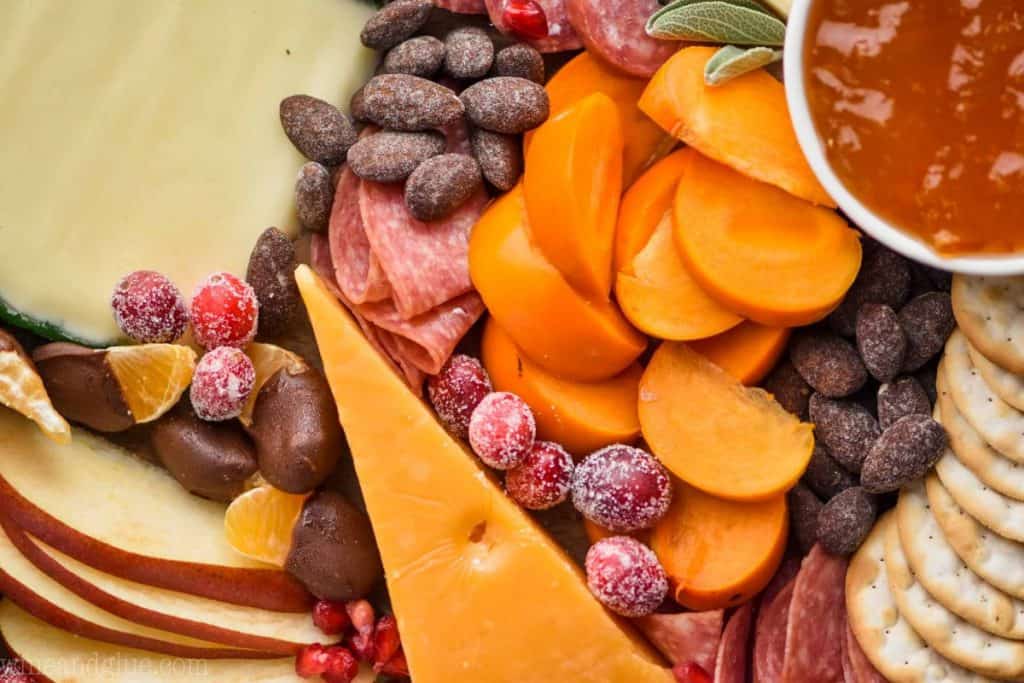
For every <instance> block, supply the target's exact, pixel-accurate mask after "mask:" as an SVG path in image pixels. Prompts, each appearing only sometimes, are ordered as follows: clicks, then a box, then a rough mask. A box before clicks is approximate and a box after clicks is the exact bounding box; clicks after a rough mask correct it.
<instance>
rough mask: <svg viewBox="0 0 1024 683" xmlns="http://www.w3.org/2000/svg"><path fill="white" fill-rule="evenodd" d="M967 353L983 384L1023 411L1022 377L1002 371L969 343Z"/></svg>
mask: <svg viewBox="0 0 1024 683" xmlns="http://www.w3.org/2000/svg"><path fill="white" fill-rule="evenodd" d="M967 353H968V354H969V355H970V356H971V362H972V363H974V367H976V368H977V369H978V372H980V373H981V378H982V379H983V380H985V384H987V385H988V386H989V388H990V389H992V391H993V393H995V395H996V396H998V397H999V398H1001V399H1003V400H1004V401H1006V402H1007V403H1009V404H1010V405H1011V406H1013V407H1014V408H1016V409H1017V410H1022V411H1024V376H1021V375H1015V374H1014V373H1012V372H1010V371H1009V370H1004V369H1002V368H1001V367H999V366H998V365H996V364H995V363H993V362H992V361H990V360H989V359H988V358H985V354H983V353H982V352H981V351H979V350H978V349H977V348H976V347H975V346H974V345H973V344H971V343H970V341H968V343H967Z"/></svg>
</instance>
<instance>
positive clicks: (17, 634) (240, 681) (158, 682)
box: [0, 600, 374, 683]
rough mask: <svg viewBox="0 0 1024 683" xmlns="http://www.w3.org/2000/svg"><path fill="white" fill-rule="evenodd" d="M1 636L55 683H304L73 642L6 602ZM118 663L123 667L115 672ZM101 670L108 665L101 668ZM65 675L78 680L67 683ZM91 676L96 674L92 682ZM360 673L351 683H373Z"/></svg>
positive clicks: (256, 665)
mask: <svg viewBox="0 0 1024 683" xmlns="http://www.w3.org/2000/svg"><path fill="white" fill-rule="evenodd" d="M0 635H2V636H3V640H4V642H5V643H6V645H7V647H8V648H9V649H10V651H11V654H12V655H13V656H14V657H15V658H17V659H18V660H19V661H21V662H22V663H23V664H24V665H25V666H26V667H30V668H31V669H33V670H34V672H37V673H38V674H40V675H41V676H44V677H46V679H49V680H50V681H57V682H58V683H67V682H68V681H74V682H75V683H95V682H98V681H102V683H138V681H139V680H142V679H140V677H139V676H140V672H145V679H144V680H145V681H146V683H194V682H195V681H197V680H209V681H216V683H302V682H303V680H304V679H302V678H299V677H298V676H297V675H296V674H295V660H294V659H291V658H288V659H250V660H203V659H198V660H184V661H183V660H181V659H175V658H171V657H166V656H162V655H154V654H150V653H148V652H142V651H140V650H130V649H125V648H122V647H117V646H114V645H108V644H107V643H101V642H97V641H93V640H87V639H85V638H78V637H76V636H73V635H71V634H70V633H67V632H66V631H62V630H60V629H57V628H54V627H53V626H50V625H49V624H47V623H45V622H42V621H40V620H38V619H36V618H34V617H32V615H30V614H28V613H26V612H25V611H24V610H22V609H20V608H18V606H17V605H14V604H13V603H11V601H9V600H4V601H3V602H0ZM118 663H121V664H123V666H117V665H116V664H118ZM105 664H111V665H110V666H105ZM68 672H75V674H76V677H75V678H73V679H69V678H68V677H67V673H68ZM89 672H94V675H92V676H90V675H89ZM373 680H374V676H373V673H372V672H370V671H369V670H367V669H364V670H363V671H362V673H360V675H359V677H358V678H356V680H355V681H354V683H371V682H372V681H373Z"/></svg>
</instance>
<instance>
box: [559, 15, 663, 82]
mask: <svg viewBox="0 0 1024 683" xmlns="http://www.w3.org/2000/svg"><path fill="white" fill-rule="evenodd" d="M565 4H566V11H567V14H568V16H569V22H570V23H571V24H572V27H573V29H574V30H575V32H576V35H578V36H579V37H580V39H582V41H583V44H584V45H586V46H587V49H588V50H590V51H591V52H593V53H594V54H595V55H597V56H598V57H601V58H602V59H603V60H604V61H606V62H608V63H609V64H611V65H612V66H614V67H616V68H618V69H619V70H620V71H624V72H625V73H627V74H630V75H632V76H640V77H642V78H650V77H651V76H653V75H654V72H655V71H657V70H658V67H660V66H661V65H662V64H664V63H665V61H666V60H668V58H669V57H671V56H672V54H673V53H674V52H675V51H676V50H678V49H679V46H680V43H678V42H676V41H673V40H659V39H658V38H652V37H650V36H649V35H647V32H646V31H645V30H644V26H645V25H646V23H647V19H648V18H650V16H651V15H652V14H654V12H655V10H658V9H660V8H661V5H660V4H659V3H658V0H601V2H594V0H565Z"/></svg>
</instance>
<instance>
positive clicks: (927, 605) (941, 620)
mask: <svg viewBox="0 0 1024 683" xmlns="http://www.w3.org/2000/svg"><path fill="white" fill-rule="evenodd" d="M885 567H886V571H887V574H888V576H889V590H890V591H892V595H893V598H894V599H895V601H896V607H897V609H898V610H899V611H900V614H902V615H903V618H904V619H906V620H907V623H909V624H910V626H911V627H912V628H913V629H914V630H915V631H916V632H917V634H918V635H919V636H921V638H922V639H923V640H924V641H925V642H926V643H928V644H929V645H931V647H932V649H933V650H935V651H936V652H938V653H939V654H941V655H942V656H944V657H946V659H948V660H950V661H951V662H954V663H956V664H959V665H960V666H962V667H965V668H967V669H970V670H971V671H974V672H977V673H979V674H982V675H985V676H992V677H995V678H1017V677H1019V676H1022V675H1024V643H1021V642H1019V641H1016V640H1008V639H1006V638H1000V637H999V636H995V635H992V634H991V633H987V632H985V631H983V630H981V629H980V628H977V627H975V626H972V625H971V624H969V623H967V622H966V621H964V620H963V619H961V618H960V617H958V616H957V615H955V614H954V613H953V612H951V611H949V610H948V609H946V607H944V606H943V605H942V604H941V603H939V602H938V601H937V600H935V598H934V597H933V596H931V595H929V593H928V591H926V590H925V589H924V586H922V585H921V583H920V582H919V581H918V580H917V577H916V576H914V573H913V572H912V571H910V565H909V564H907V558H906V556H905V555H904V554H903V546H902V545H901V543H900V534H899V530H898V529H897V526H896V525H895V524H889V525H887V526H886V529H885Z"/></svg>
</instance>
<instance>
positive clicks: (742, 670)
mask: <svg viewBox="0 0 1024 683" xmlns="http://www.w3.org/2000/svg"><path fill="white" fill-rule="evenodd" d="M753 621H754V606H753V603H751V602H747V603H745V604H743V605H741V606H740V607H739V609H737V610H736V611H735V612H733V613H732V616H731V617H729V623H728V624H726V625H725V631H724V632H723V633H722V642H721V644H720V645H719V646H718V656H717V657H716V658H715V683H746V681H747V653H748V652H749V649H748V648H747V645H748V643H749V642H750V629H751V626H752V624H753Z"/></svg>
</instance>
